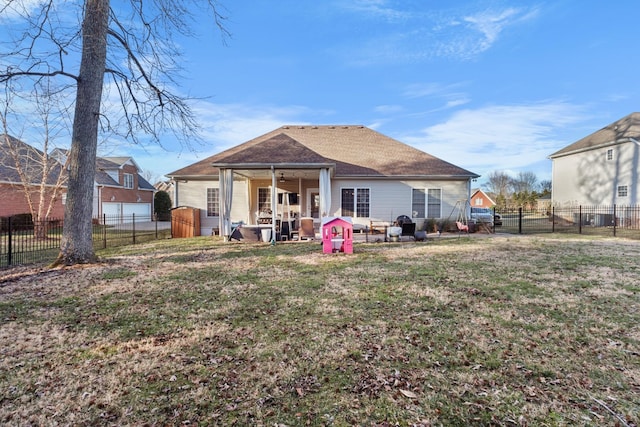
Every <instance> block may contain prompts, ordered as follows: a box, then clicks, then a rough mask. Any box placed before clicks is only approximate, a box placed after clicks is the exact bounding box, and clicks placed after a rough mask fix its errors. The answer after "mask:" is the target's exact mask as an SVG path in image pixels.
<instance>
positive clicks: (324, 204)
mask: <svg viewBox="0 0 640 427" xmlns="http://www.w3.org/2000/svg"><path fill="white" fill-rule="evenodd" d="M330 214H331V176H330V175H329V169H320V218H322V217H324V216H329V215H330Z"/></svg>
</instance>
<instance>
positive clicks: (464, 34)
mask: <svg viewBox="0 0 640 427" xmlns="http://www.w3.org/2000/svg"><path fill="white" fill-rule="evenodd" d="M386 3H387V2H385V1H381V0H378V1H373V0H372V1H366V2H358V3H356V6H353V7H350V8H349V10H352V11H354V13H355V12H357V11H359V10H360V11H361V10H364V9H366V10H369V16H370V17H374V18H375V17H376V16H378V15H379V16H381V17H383V18H381V19H383V21H384V22H381V23H380V25H386V26H387V31H386V35H384V36H375V37H371V38H369V39H367V40H363V41H361V42H360V45H359V46H355V47H354V46H349V47H348V48H347V50H346V51H345V50H344V49H343V50H342V51H343V52H344V55H345V56H348V63H350V64H352V65H356V66H368V65H372V64H379V63H394V64H397V63H416V62H424V61H428V60H431V59H435V58H453V59H457V60H463V61H467V60H471V59H473V58H475V57H477V56H478V55H480V54H481V53H483V52H485V51H487V50H489V49H491V48H492V47H493V46H494V45H495V44H496V43H497V42H498V40H499V39H500V37H501V36H502V34H503V33H504V32H505V30H506V29H507V28H510V27H515V26H516V25H518V24H521V23H523V22H526V21H529V20H531V19H534V18H536V17H537V16H538V9H536V8H514V7H508V8H503V9H498V8H496V9H491V10H483V11H478V12H474V13H466V12H463V11H461V10H460V9H449V10H445V11H437V12H436V11H430V12H424V11H420V12H416V11H409V10H405V11H402V10H399V9H389V8H386V7H384V6H385V5H386ZM365 6H366V7H365ZM390 10H393V11H394V12H395V13H394V14H391V13H390V12H389V11H390ZM373 11H378V13H373ZM383 11H387V13H382V12H383ZM390 16H396V17H397V18H399V17H402V22H399V19H395V20H392V19H389V17H390ZM354 52H356V54H354Z"/></svg>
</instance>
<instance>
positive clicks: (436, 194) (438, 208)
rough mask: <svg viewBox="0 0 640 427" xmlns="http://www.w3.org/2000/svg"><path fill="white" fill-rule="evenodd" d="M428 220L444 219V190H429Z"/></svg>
mask: <svg viewBox="0 0 640 427" xmlns="http://www.w3.org/2000/svg"><path fill="white" fill-rule="evenodd" d="M427 218H442V190H441V189H439V188H430V189H428V190H427Z"/></svg>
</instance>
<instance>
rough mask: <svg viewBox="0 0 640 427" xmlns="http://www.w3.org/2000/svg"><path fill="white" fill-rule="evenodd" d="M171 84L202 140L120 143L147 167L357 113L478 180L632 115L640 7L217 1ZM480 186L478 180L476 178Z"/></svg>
mask: <svg viewBox="0 0 640 427" xmlns="http://www.w3.org/2000/svg"><path fill="white" fill-rule="evenodd" d="M221 2H222V3H223V4H224V6H225V8H226V10H225V11H224V13H225V14H226V15H227V16H228V20H227V22H226V27H227V29H228V30H229V32H230V33H231V34H232V36H231V37H230V38H229V39H227V41H226V44H224V43H222V42H221V36H220V33H219V31H218V30H217V29H216V28H215V27H214V25H213V24H212V23H211V22H208V21H206V20H204V19H202V20H200V21H198V22H197V23H196V24H195V25H196V26H195V30H196V32H197V33H198V37H197V38H196V39H180V40H179V42H180V43H181V44H182V48H183V49H184V51H185V58H184V60H185V61H184V64H183V65H184V72H183V74H184V77H185V78H184V79H183V80H181V87H180V88H179V91H180V92H182V93H184V94H185V95H189V96H193V97H197V98H201V100H200V101H198V102H197V103H195V104H194V108H195V111H196V113H197V116H198V120H199V122H200V124H201V126H202V127H203V137H204V140H205V144H204V145H201V146H197V147H196V149H197V152H192V151H189V150H187V149H183V148H180V147H179V146H178V145H177V144H176V143H175V142H174V141H172V140H171V139H166V140H164V141H163V144H164V147H165V149H166V150H165V151H163V150H162V149H160V148H158V147H153V146H151V147H147V148H146V149H144V150H143V149H140V148H139V147H127V146H126V145H118V148H117V149H115V150H113V149H112V150H109V151H108V152H107V154H129V155H132V156H133V157H134V158H135V160H136V161H137V162H138V164H139V165H140V166H141V167H142V168H143V169H146V170H149V171H151V172H152V173H153V174H154V175H156V176H157V177H161V176H162V175H164V174H166V173H169V172H171V171H173V170H176V169H178V168H181V167H183V166H186V165H188V164H190V163H192V162H194V161H198V160H200V159H203V158H205V157H207V156H209V155H212V154H215V153H217V152H219V151H221V150H223V149H226V148H228V147H231V146H233V145H236V144H238V143H241V142H244V141H246V140H248V139H251V138H253V137H256V136H258V135H261V134H263V133H266V132H268V131H270V130H273V129H274V128H276V127H279V126H282V125H284V124H361V125H365V126H368V127H371V128H373V129H375V130H377V131H379V132H381V133H383V134H385V135H388V136H390V137H392V138H395V139H398V140H400V141H402V142H405V143H407V144H410V145H412V146H414V147H416V148H418V149H420V150H423V151H426V152H428V153H430V154H432V155H435V156H437V157H440V158H442V159H444V160H446V161H449V162H451V163H454V164H456V165H458V166H461V167H464V168H466V169H469V170H471V171H473V172H475V173H478V174H480V175H483V176H486V175H487V174H488V173H489V172H491V171H494V170H501V171H508V172H510V173H517V172H518V171H532V172H535V173H536V174H537V175H538V178H539V179H550V178H551V161H550V160H548V159H547V156H548V155H550V154H551V153H553V152H554V151H557V150H559V149H560V148H562V147H564V146H566V145H568V144H570V143H572V142H574V141H576V140H578V139H580V138H582V137H583V136H586V135H588V134H590V133H592V132H594V131H596V130H598V129H600V128H601V127H603V126H605V125H607V124H609V123H611V122H613V121H615V120H617V119H619V118H621V117H623V116H626V115H627V114H629V113H631V112H633V111H638V110H639V108H638V107H637V104H636V102H634V101H635V100H637V99H638V98H639V95H640V94H639V93H638V92H639V91H640V86H639V85H638V84H637V81H638V78H637V76H638V70H639V69H640V67H639V62H640V56H638V54H637V52H638V47H637V46H638V43H637V41H638V39H639V38H640V35H639V34H640V33H638V30H637V17H638V16H640V2H637V1H634V0H619V1H611V2H603V1H597V0H553V1H526V0H523V1H502V0H495V1H494V0H489V1H463V0H460V1H458V0H452V1H446V2H444V1H427V0H323V1H318V0H315V1H312V0H277V1H273V0H221ZM480 183H482V178H481V179H480V182H479V184H480Z"/></svg>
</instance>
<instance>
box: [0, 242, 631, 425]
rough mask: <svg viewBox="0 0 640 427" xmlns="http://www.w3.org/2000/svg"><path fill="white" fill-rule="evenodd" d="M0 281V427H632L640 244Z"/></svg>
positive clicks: (113, 255)
mask: <svg viewBox="0 0 640 427" xmlns="http://www.w3.org/2000/svg"><path fill="white" fill-rule="evenodd" d="M102 255H103V259H105V262H104V263H102V264H99V265H89V266H81V267H75V268H69V269H61V270H53V271H47V270H44V269H40V270H38V269H36V268H33V267H31V268H21V269H14V270H8V271H4V272H3V274H4V276H3V277H2V279H0V280H1V281H0V322H1V323H0V325H1V327H0V344H1V345H0V399H1V402H2V404H1V405H0V423H2V424H13V425H58V424H60V425H70V424H71V425H185V424H191V425H196V424H198V425H262V426H273V425H278V426H281V425H374V426H385V425H489V424H490V425H549V426H555V425H629V426H631V425H638V423H639V417H640V399H639V398H638V396H640V326H639V325H640V323H639V320H640V311H639V310H640V304H639V302H640V285H639V283H640V262H639V261H640V242H634V241H625V240H608V239H602V238H589V239H585V238H567V237H564V236H563V237H547V236H545V237H536V236H527V237H502V238H500V237H496V238H489V239H475V238H471V239H469V238H462V239H441V240H438V241H430V242H429V243H426V244H425V243H402V244H358V245H356V248H355V254H354V255H347V256H344V255H343V256H337V255H323V254H321V251H320V248H319V246H318V245H317V244H283V245H277V246H275V247H271V246H268V245H249V244H229V245H225V244H222V243H221V242H216V241H212V240H211V238H199V239H189V240H187V239H183V240H175V241H164V242H154V243H150V244H144V245H136V246H132V247H128V248H120V249H113V250H110V251H109V252H108V253H107V252H105V253H103V254H102Z"/></svg>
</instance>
